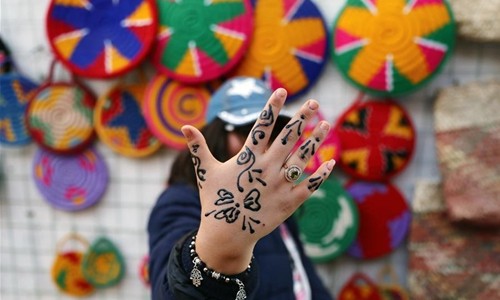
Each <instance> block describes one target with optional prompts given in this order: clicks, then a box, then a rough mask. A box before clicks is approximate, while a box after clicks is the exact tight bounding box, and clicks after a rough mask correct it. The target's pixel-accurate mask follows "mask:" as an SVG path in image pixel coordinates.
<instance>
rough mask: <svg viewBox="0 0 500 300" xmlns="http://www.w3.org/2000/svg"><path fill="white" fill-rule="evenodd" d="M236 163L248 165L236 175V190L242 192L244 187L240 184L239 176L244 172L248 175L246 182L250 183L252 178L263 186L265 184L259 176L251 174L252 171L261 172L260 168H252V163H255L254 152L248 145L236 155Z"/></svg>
mask: <svg viewBox="0 0 500 300" xmlns="http://www.w3.org/2000/svg"><path fill="white" fill-rule="evenodd" d="M236 163H237V164H238V165H240V166H243V165H248V166H247V167H246V168H245V169H243V171H241V172H240V174H239V175H238V179H237V183H236V186H237V188H238V191H240V192H244V191H245V189H244V188H243V186H242V185H241V179H242V178H241V177H242V176H243V175H244V174H247V175H248V182H250V183H252V182H253V180H254V179H255V180H257V181H258V182H260V183H261V184H262V185H263V186H266V185H267V183H266V182H265V181H264V180H262V179H261V178H259V177H255V178H254V176H253V175H252V174H253V173H255V174H257V175H258V174H262V169H252V167H253V165H254V164H255V154H254V153H253V152H252V150H250V148H248V147H245V151H244V152H241V153H240V155H239V156H238V158H237V159H236Z"/></svg>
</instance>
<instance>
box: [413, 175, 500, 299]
mask: <svg viewBox="0 0 500 300" xmlns="http://www.w3.org/2000/svg"><path fill="white" fill-rule="evenodd" d="M499 236H500V230H499V229H496V230H484V229H479V228H474V227H466V226H460V225H458V224H454V223H453V222H451V221H450V219H449V218H448V215H447V213H446V208H445V204H444V200H443V197H442V192H441V186H440V185H439V184H437V183H432V182H419V183H417V185H416V187H415V197H414V199H413V221H412V224H411V231H410V235H409V244H408V249H409V275H408V276H409V278H408V281H409V288H410V296H411V299H413V300H427V299H478V300H482V299H498V296H499V295H500V239H499V238H498V237H499Z"/></svg>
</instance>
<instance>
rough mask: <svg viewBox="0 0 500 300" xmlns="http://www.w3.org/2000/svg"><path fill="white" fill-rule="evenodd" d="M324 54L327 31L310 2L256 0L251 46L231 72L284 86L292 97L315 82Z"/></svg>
mask: <svg viewBox="0 0 500 300" xmlns="http://www.w3.org/2000/svg"><path fill="white" fill-rule="evenodd" d="M327 56H328V30H327V29H326V25H325V21H324V18H323V16H322V14H321V12H320V11H319V9H318V8H317V7H316V5H315V4H314V3H313V2H312V1H310V0H292V1H286V0H278V1H274V0H259V1H257V2H256V7H255V32H254V35H253V38H252V42H251V44H250V49H249V50H248V53H247V54H246V55H245V57H244V58H243V60H242V62H241V63H240V64H239V65H238V67H237V69H236V70H235V71H234V72H232V73H233V75H234V76H250V77H257V78H261V79H263V80H264V81H265V82H266V83H267V84H268V86H269V87H270V88H271V89H272V90H275V89H277V88H279V87H282V88H285V89H286V90H287V91H288V100H290V99H292V100H293V99H297V97H295V96H298V95H299V94H301V93H304V92H305V91H306V90H307V89H308V88H310V87H311V86H312V85H313V84H314V83H315V82H316V81H317V79H318V78H319V76H320V74H321V71H322V70H323V66H324V65H325V63H326V61H327Z"/></svg>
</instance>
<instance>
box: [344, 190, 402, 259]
mask: <svg viewBox="0 0 500 300" xmlns="http://www.w3.org/2000/svg"><path fill="white" fill-rule="evenodd" d="M346 190H347V192H348V193H349V194H350V195H351V196H352V197H353V198H354V200H355V201H356V203H357V206H358V212H359V231H358V235H357V237H356V241H355V242H354V243H353V244H352V245H351V247H350V248H349V249H348V250H347V253H348V254H349V255H351V256H353V257H356V258H361V259H372V258H378V257H381V256H384V255H387V254H389V253H391V252H392V251H393V250H394V249H396V248H397V247H398V246H399V245H401V243H403V241H404V239H405V237H406V234H407V232H408V228H409V226H410V220H411V212H410V210H409V208H408V205H407V204H406V201H405V199H404V197H403V195H401V193H400V192H399V190H398V189H397V188H396V187H395V186H393V185H392V184H390V183H373V182H362V181H351V182H349V183H348V184H347V185H346Z"/></svg>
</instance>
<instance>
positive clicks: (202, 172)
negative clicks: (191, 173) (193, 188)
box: [191, 155, 207, 189]
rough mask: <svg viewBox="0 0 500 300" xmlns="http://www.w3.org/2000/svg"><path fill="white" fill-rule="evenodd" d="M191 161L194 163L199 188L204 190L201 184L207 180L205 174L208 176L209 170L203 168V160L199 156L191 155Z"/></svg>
mask: <svg viewBox="0 0 500 300" xmlns="http://www.w3.org/2000/svg"><path fill="white" fill-rule="evenodd" d="M191 160H192V161H193V165H194V169H195V173H196V178H198V186H199V187H200V189H202V188H203V187H202V185H201V182H202V181H205V180H206V178H205V174H207V170H205V169H203V168H202V167H201V159H200V158H199V157H198V156H196V155H191Z"/></svg>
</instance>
